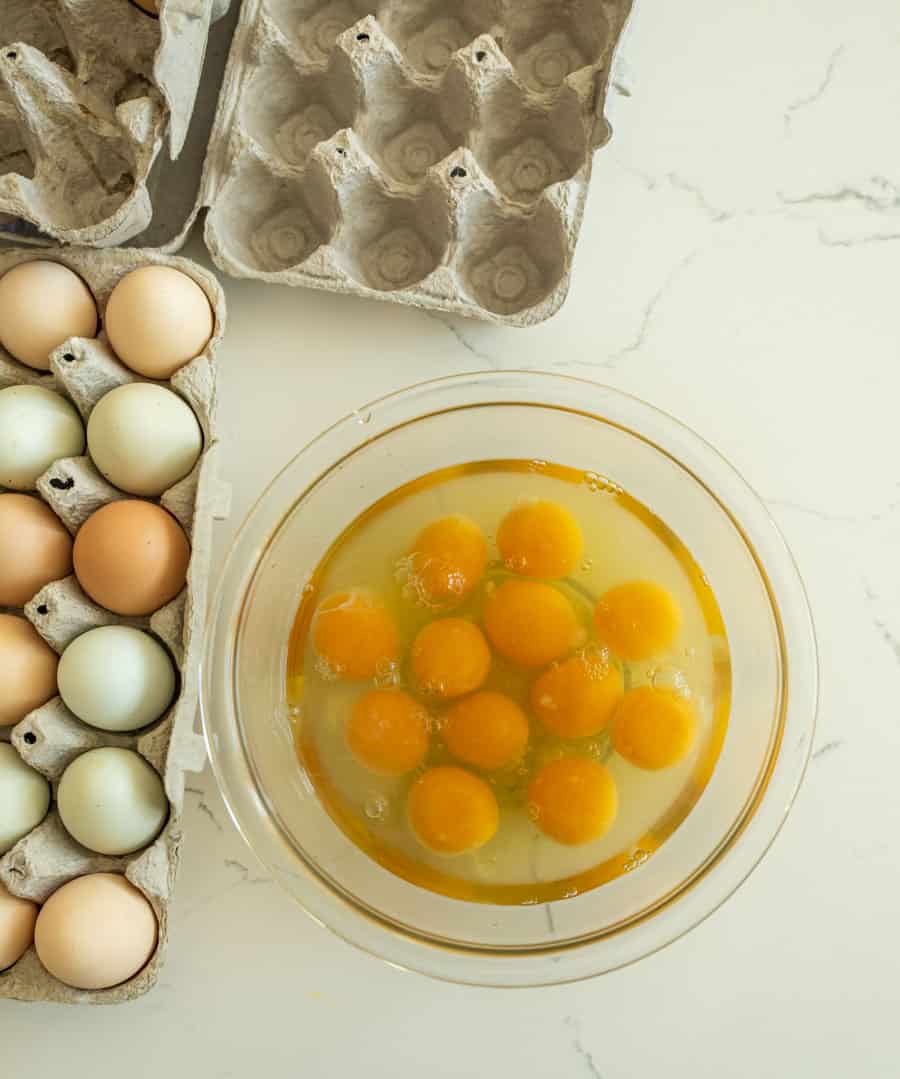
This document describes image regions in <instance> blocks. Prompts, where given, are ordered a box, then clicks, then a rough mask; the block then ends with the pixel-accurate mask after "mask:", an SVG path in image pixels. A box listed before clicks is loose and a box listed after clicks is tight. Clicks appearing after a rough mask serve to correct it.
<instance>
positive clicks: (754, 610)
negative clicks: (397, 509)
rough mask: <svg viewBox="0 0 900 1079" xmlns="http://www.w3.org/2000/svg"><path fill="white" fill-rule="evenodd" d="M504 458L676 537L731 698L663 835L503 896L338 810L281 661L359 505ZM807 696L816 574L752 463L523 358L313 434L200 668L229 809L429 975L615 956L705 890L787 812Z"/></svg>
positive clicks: (597, 969) (232, 559)
mask: <svg viewBox="0 0 900 1079" xmlns="http://www.w3.org/2000/svg"><path fill="white" fill-rule="evenodd" d="M510 458H519V459H527V460H535V461H542V460H544V461H555V462H559V463H561V464H565V465H568V466H571V467H575V468H579V469H582V470H583V471H584V472H586V473H598V474H600V475H602V476H604V477H606V478H608V479H609V480H612V481H613V482H614V483H616V484H618V485H620V486H621V487H623V488H624V489H625V490H626V491H627V492H628V493H629V494H631V495H633V496H634V497H636V498H637V499H639V500H640V501H641V502H643V503H644V505H646V506H648V507H650V509H652V510H653V511H654V513H656V514H657V515H658V516H659V517H660V518H661V519H662V520H663V521H664V522H665V523H666V524H667V525H668V526H669V527H670V528H671V529H672V530H673V531H674V532H675V533H676V534H677V535H678V536H679V537H680V539H681V540H682V541H683V543H684V544H685V545H686V546H687V547H688V549H689V550H690V552H691V553H692V555H693V557H694V559H695V560H696V562H697V563H698V564H699V566H700V567H701V569H702V570H703V573H704V575H705V576H706V578H707V579H708V581H709V583H710V585H711V587H712V589H713V591H714V593H715V595H716V598H717V600H718V603H719V607H720V610H721V613H722V616H723V618H724V621H725V626H726V630H727V634H728V640H729V645H730V651H731V667H732V671H731V673H732V698H731V714H730V719H729V723H728V727H727V732H726V735H725V740H724V743H723V746H722V750H721V754H720V756H719V760H718V763H717V765H716V767H715V770H714V771H713V773H712V775H711V777H710V778H709V781H708V783H707V785H706V787H705V789H704V790H703V793H702V794H701V795H700V797H699V800H698V801H697V802H696V804H695V805H694V807H693V809H692V810H691V811H690V813H689V814H688V815H687V817H686V818H685V819H684V820H683V821H682V822H681V824H680V825H679V826H678V827H677V828H676V829H675V831H674V832H673V833H672V834H671V835H669V836H668V838H667V839H666V840H665V842H663V843H662V844H661V845H660V846H659V847H658V848H656V849H654V850H652V851H646V850H642V849H639V848H636V849H635V850H634V851H633V852H632V855H633V856H632V857H631V858H630V859H629V860H628V862H627V863H626V865H625V869H626V870H627V871H626V872H624V873H622V875H620V876H618V877H616V878H615V879H613V880H610V881H608V882H607V883H605V884H602V885H600V886H599V887H597V888H594V889H593V890H590V891H587V892H585V893H583V894H580V895H578V896H575V897H572V898H566V899H563V900H559V901H556V902H552V903H543V904H539V905H521V906H493V905H490V904H485V903H476V902H468V901H465V900H463V899H457V898H449V897H445V896H442V895H439V894H436V893H433V892H431V891H428V890H425V889H422V888H420V887H418V886H416V885H414V884H411V883H408V882H407V881H405V880H403V879H402V878H401V877H399V876H396V875H394V874H392V873H391V872H389V871H388V870H386V869H384V868H382V867H381V866H380V865H378V864H377V863H376V862H375V861H373V860H372V859H371V858H370V857H369V856H368V855H367V854H365V853H364V852H363V851H362V850H361V849H360V848H358V847H357V846H356V845H355V844H353V843H352V842H351V841H350V839H349V838H347V836H346V835H345V834H344V832H343V831H342V830H341V829H340V828H339V827H338V826H337V825H336V824H335V823H334V821H333V820H332V818H331V817H330V816H329V815H328V813H327V812H326V811H325V809H324V808H323V806H322V804H321V803H320V801H319V799H318V796H317V795H316V793H315V791H314V789H313V785H312V783H311V781H310V779H309V777H308V776H307V775H306V774H305V772H304V770H303V768H302V766H301V764H300V763H299V760H298V757H297V755H296V753H295V750H294V743H293V737H292V730H291V716H290V710H289V707H288V705H287V702H286V699H285V681H286V677H285V671H286V667H285V664H286V657H287V645H288V640H289V636H290V631H291V626H292V623H293V620H294V616H295V614H296V611H297V607H298V604H299V602H300V599H301V596H302V593H303V588H304V586H305V584H306V582H307V580H308V579H309V575H310V574H311V572H312V571H313V569H314V568H315V567H316V565H317V564H318V562H319V561H320V559H321V558H322V556H323V555H324V554H325V552H326V551H327V550H328V548H329V547H330V546H331V544H332V542H333V541H334V540H335V538H336V537H337V536H338V535H339V534H340V533H341V532H342V531H343V529H344V528H345V527H346V526H347V525H348V524H350V523H351V522H352V521H353V520H354V518H356V517H357V516H358V515H359V514H360V513H361V512H362V511H363V510H364V509H365V508H367V507H368V506H370V505H371V504H372V503H373V502H376V501H377V500H378V499H379V498H381V497H382V496H383V495H385V494H387V493H388V492H390V491H392V490H394V489H395V488H397V487H400V486H401V485H403V484H405V483H407V482H408V481H410V480H412V479H414V478H416V477H418V476H421V475H423V474H425V473H428V472H432V471H435V470H437V469H440V468H445V467H448V466H451V465H458V464H462V463H465V462H471V461H486V460H495V459H496V460H499V459H510ZM816 698H817V663H816V648H815V637H814V633H813V628H812V622H811V619H810V613H809V607H808V604H807V600H806V596H805V593H804V589H803V585H802V583H801V580H800V577H799V575H798V573H797V570H796V567H795V565H794V562H793V560H792V558H791V556H790V554H789V552H788V550H787V548H786V546H785V544H784V541H783V540H782V538H781V535H780V534H779V532H778V530H777V529H776V527H775V525H774V523H773V521H772V520H771V518H770V517H769V515H768V513H767V512H766V510H765V508H764V507H763V505H762V503H761V502H760V501H759V499H758V498H757V497H756V496H755V494H754V493H753V492H752V491H751V490H750V488H749V487H748V486H747V485H746V484H745V483H744V482H743V480H742V479H741V478H740V476H738V474H737V473H736V472H735V471H734V470H733V469H732V468H731V467H730V466H729V465H728V464H727V463H726V462H725V461H724V460H723V459H722V458H721V457H720V456H719V455H718V454H717V453H716V452H715V451H714V450H713V449H712V448H711V447H710V446H709V445H707V444H706V443H705V442H704V441H702V439H700V438H699V437H698V436H697V435H695V434H693V433H692V432H691V431H690V430H688V429H687V428H686V427H684V426H682V425H681V424H680V423H678V422H676V421H675V420H673V419H672V418H670V417H669V416H667V415H665V414H664V413H662V412H659V411H658V410H656V409H654V408H652V407H650V406H649V405H647V404H645V403H643V402H641V401H639V400H637V399H635V398H633V397H630V396H627V395H626V394H623V393H620V392H618V391H616V390H613V389H610V388H608V387H606V386H600V385H596V384H594V383H591V382H586V381H582V380H580V379H573V378H566V377H559V376H554V375H545V374H538V373H535V372H515V371H510V372H486V373H481V374H473V375H465V376H458V377H452V378H445V379H439V380H436V381H432V382H426V383H422V384H420V385H417V386H413V387H411V388H410V389H406V390H403V391H402V392H400V393H396V394H392V395H391V396H389V397H385V398H383V399H382V400H380V401H376V402H374V403H373V404H371V405H367V406H366V407H365V408H362V409H360V410H359V411H357V412H355V413H353V414H352V415H351V416H348V417H346V418H345V419H344V420H342V421H341V422H340V423H338V424H336V425H335V426H334V427H332V428H330V429H329V430H328V431H326V432H325V433H324V434H322V435H320V436H319V437H318V438H317V439H315V440H314V441H313V442H311V443H310V444H309V445H308V446H307V447H306V448H305V449H303V450H302V451H301V452H300V453H299V454H298V455H297V456H296V457H295V458H294V459H293V461H292V462H291V463H290V464H289V465H288V466H287V467H286V468H285V469H284V470H283V471H282V472H281V473H280V475H278V476H277V477H276V478H275V479H274V480H273V482H272V483H271V485H270V486H269V487H268V488H267V490H266V491H265V492H264V493H263V495H262V497H261V498H260V500H259V501H258V502H257V504H256V506H255V507H254V508H253V510H252V512H251V513H250V515H249V517H248V519H247V521H246V522H245V523H244V525H243V527H242V528H241V530H240V531H239V533H238V535H237V538H236V539H235V541H234V544H233V546H232V549H231V551H230V553H229V555H228V558H227V560H226V563H225V567H224V570H223V574H222V578H221V581H220V584H219V588H218V592H217V595H216V598H215V600H214V603H213V606H212V608H211V613H210V625H209V630H208V635H207V646H206V654H205V659H204V663H203V667H202V671H201V707H202V715H203V725H204V731H205V734H206V740H207V744H208V747H209V754H210V759H211V761H212V767H213V770H214V772H215V775H216V778H217V779H218V782H219V785H220V787H221V790H222V793H223V796H224V798H225V801H226V803H227V805H228V808H229V810H230V812H231V815H232V817H233V819H234V821H235V824H236V825H237V827H238V829H239V830H240V831H241V833H242V834H243V836H244V838H245V839H246V841H247V843H248V844H249V845H250V847H251V848H252V850H253V851H254V852H255V854H256V855H257V856H258V857H259V858H260V859H261V861H262V862H263V863H264V864H265V865H266V866H268V868H269V870H270V871H271V873H272V875H273V876H274V877H275V879H276V880H278V881H279V883H280V884H281V885H283V887H284V888H286V889H287V890H288V892H290V893H291V894H292V895H293V896H294V897H295V898H296V899H297V900H298V901H299V902H300V904H301V905H302V906H303V907H304V908H305V910H306V911H307V912H308V913H309V914H310V915H312V916H313V917H314V918H315V919H317V920H318V921H319V922H321V923H322V924H324V925H326V926H328V927H329V928H330V929H332V930H333V931H334V932H335V933H337V934H338V935H339V936H341V937H343V938H344V939H345V940H348V941H350V942H352V943H353V944H356V945H358V946H359V947H361V948H363V949H365V950H366V951H369V952H371V953H374V954H375V955H378V956H381V957H382V958H384V959H386V960H387V961H389V962H391V963H393V964H395V965H397V966H400V967H403V968H406V969H412V970H416V971H421V972H423V973H426V974H429V975H432V976H435V977H439V978H444V979H448V980H451V981H457V982H465V983H472V984H479V985H496V986H529V985H542V984H551V983H558V982H566V981H575V980H577V979H580V978H585V977H590V976H592V975H596V974H600V973H603V972H606V971H609V970H612V969H615V968H617V967H621V966H623V965H625V964H627V963H631V962H633V961H635V960H637V959H639V958H641V957H643V956H645V955H647V954H649V953H651V952H653V951H655V950H656V949H658V948H660V947H662V946H663V945H665V944H668V943H669V942H671V941H673V940H675V939H676V938H677V937H679V936H681V935H682V934H683V933H685V932H686V931H687V930H688V929H690V928H692V927H693V926H695V925H697V923H698V922H700V921H702V920H703V919H704V918H705V917H706V916H707V915H709V914H710V913H711V912H712V911H714V910H715V909H716V908H717V907H718V906H719V904H721V903H722V902H723V901H724V900H725V899H726V898H727V897H728V896H729V895H730V894H731V893H732V892H733V891H734V890H735V888H737V887H738V885H739V884H740V883H741V882H742V881H743V880H744V879H745V878H746V876H747V875H748V874H749V873H750V871H751V870H752V869H753V867H754V866H755V865H756V864H757V862H758V861H759V859H760V858H761V857H762V855H763V854H764V853H765V851H766V850H767V848H768V847H769V845H770V844H771V842H772V840H773V839H774V837H775V835H776V834H777V832H778V830H779V829H780V827H781V825H782V823H783V822H784V819H785V816H786V814H787V812H788V810H789V808H790V805H791V803H792V801H793V798H794V796H795V794H796V792H797V788H798V786H799V784H800V781H801V779H802V776H803V772H804V769H805V767H806V762H807V760H808V757H809V752H810V747H811V745H812V738H813V729H814V725H815V712H816Z"/></svg>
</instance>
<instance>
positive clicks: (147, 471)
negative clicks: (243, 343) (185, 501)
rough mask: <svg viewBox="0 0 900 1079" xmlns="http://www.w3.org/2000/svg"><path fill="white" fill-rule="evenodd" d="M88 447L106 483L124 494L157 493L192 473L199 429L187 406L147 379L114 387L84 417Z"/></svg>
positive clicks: (199, 445)
mask: <svg viewBox="0 0 900 1079" xmlns="http://www.w3.org/2000/svg"><path fill="white" fill-rule="evenodd" d="M87 438H88V450H89V451H90V454H91V457H93V459H94V464H95V465H96V466H97V468H99V469H100V471H101V472H102V473H103V475H104V476H106V478H107V479H108V480H109V482H110V483H114V484H115V485H116V487H119V488H121V489H122V490H123V491H128V493H129V494H134V495H145V496H149V497H155V496H157V495H161V494H162V493H163V491H166V490H168V489H169V488H170V487H172V486H173V485H174V484H176V483H177V482H178V481H179V480H181V479H184V477H185V476H186V475H187V474H188V473H189V472H190V471H191V469H192V468H193V467H194V465H195V464H196V463H197V458H198V457H199V456H200V451H201V450H202V449H203V433H202V432H201V430H200V424H199V423H198V422H197V417H196V416H195V415H194V413H193V412H192V411H191V409H190V407H189V406H188V405H187V404H186V403H185V402H184V401H183V400H182V399H181V398H180V397H179V396H178V395H177V394H175V393H173V392H172V391H171V390H167V389H166V388H165V387H164V386H155V385H153V384H152V383H149V382H132V383H129V384H128V385H126V386H119V387H117V388H116V389H114V390H112V391H111V392H110V393H108V394H106V395H105V396H104V397H102V398H101V399H100V400H99V401H98V402H97V404H96V406H95V407H94V411H93V412H92V413H91V416H90V419H89V420H88V428H87Z"/></svg>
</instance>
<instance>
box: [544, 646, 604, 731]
mask: <svg viewBox="0 0 900 1079" xmlns="http://www.w3.org/2000/svg"><path fill="white" fill-rule="evenodd" d="M624 692H625V686H624V683H623V681H622V674H621V672H620V671H619V669H618V667H616V666H614V665H613V664H612V663H610V662H609V661H608V660H607V659H605V658H604V657H602V656H573V657H572V658H571V659H567V660H566V661H565V662H564V663H560V664H559V666H557V667H551V668H550V670H548V671H545V672H544V673H543V674H542V675H541V676H540V678H538V680H537V681H536V682H535V683H534V685H533V686H532V687H531V707H532V708H533V709H534V713H535V715H536V716H537V717H538V719H539V720H540V721H541V723H543V725H544V726H545V727H546V728H547V730H548V731H550V733H551V734H555V735H557V736H558V737H560V738H588V737H589V736H590V735H592V734H597V733H598V732H599V731H602V730H603V729H604V727H606V726H607V725H608V724H609V721H610V720H611V719H612V717H613V713H614V712H615V710H616V706H617V705H618V703H619V701H621V699H622V694H623V693H624Z"/></svg>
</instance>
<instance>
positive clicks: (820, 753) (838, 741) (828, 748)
mask: <svg viewBox="0 0 900 1079" xmlns="http://www.w3.org/2000/svg"><path fill="white" fill-rule="evenodd" d="M843 744H844V739H843V738H834V739H833V740H832V741H830V742H826V743H825V745H824V746H819V748H818V749H817V750H816V751H815V753H813V755H812V760H814V761H817V760H818V759H819V758H820V757H824V756H825V755H826V754H827V753H832V752H833V751H834V750H835V749H840V748H841V746H842V745H843Z"/></svg>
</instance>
